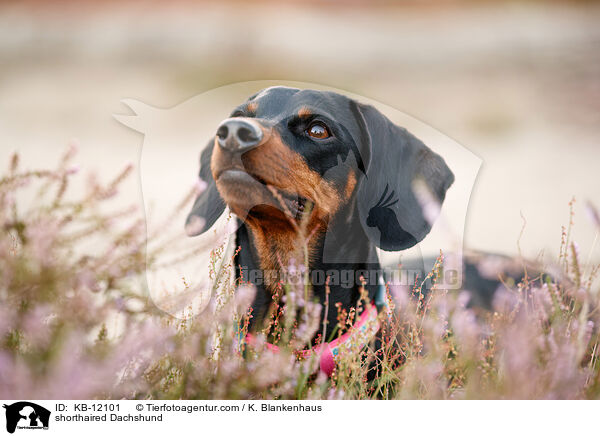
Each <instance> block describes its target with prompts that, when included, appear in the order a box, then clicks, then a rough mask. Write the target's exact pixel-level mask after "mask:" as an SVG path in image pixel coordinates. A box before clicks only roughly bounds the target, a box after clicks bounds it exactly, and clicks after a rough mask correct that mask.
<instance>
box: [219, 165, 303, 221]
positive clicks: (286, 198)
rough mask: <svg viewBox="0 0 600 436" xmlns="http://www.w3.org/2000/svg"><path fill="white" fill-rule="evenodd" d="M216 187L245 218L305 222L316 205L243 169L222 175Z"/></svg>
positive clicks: (234, 211)
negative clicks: (313, 205) (311, 207)
mask: <svg viewBox="0 0 600 436" xmlns="http://www.w3.org/2000/svg"><path fill="white" fill-rule="evenodd" d="M216 184H217V189H218V190H219V193H220V194H221V196H222V197H223V199H224V200H225V203H227V205H228V206H229V208H230V209H231V211H232V212H233V213H235V214H236V215H237V216H238V217H240V218H242V219H245V218H246V217H252V218H256V219H263V220H266V219H274V220H284V221H289V219H290V218H293V219H296V220H301V219H302V218H303V216H304V214H305V212H307V211H308V209H309V207H310V205H311V204H312V203H311V202H310V201H309V200H307V199H306V198H304V197H302V196H300V195H298V194H290V193H289V191H288V190H284V189H280V188H275V187H274V186H273V185H270V184H269V183H267V182H265V181H264V180H261V179H260V178H257V177H255V176H252V175H250V174H248V173H247V172H246V171H243V170H239V169H231V170H226V171H223V172H221V173H220V174H219V176H218V178H217V180H216Z"/></svg>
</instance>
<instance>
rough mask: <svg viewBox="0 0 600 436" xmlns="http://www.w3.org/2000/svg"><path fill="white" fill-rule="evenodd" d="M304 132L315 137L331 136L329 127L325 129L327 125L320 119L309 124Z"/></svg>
mask: <svg viewBox="0 0 600 436" xmlns="http://www.w3.org/2000/svg"><path fill="white" fill-rule="evenodd" d="M306 133H307V135H308V136H310V137H311V138H316V139H325V138H329V137H330V136H331V135H330V133H329V129H327V126H326V125H325V124H323V123H322V122H320V121H316V122H314V123H312V124H311V125H310V126H308V129H306Z"/></svg>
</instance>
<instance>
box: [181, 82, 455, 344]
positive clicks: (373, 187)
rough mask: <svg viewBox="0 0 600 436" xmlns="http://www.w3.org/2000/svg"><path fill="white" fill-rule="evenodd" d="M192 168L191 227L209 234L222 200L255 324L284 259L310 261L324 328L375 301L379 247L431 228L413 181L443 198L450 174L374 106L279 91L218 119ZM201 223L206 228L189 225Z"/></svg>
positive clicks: (397, 246)
mask: <svg viewBox="0 0 600 436" xmlns="http://www.w3.org/2000/svg"><path fill="white" fill-rule="evenodd" d="M199 175H200V178H201V179H202V180H204V181H205V182H206V184H207V188H206V189H205V190H204V191H203V192H202V193H201V194H199V195H198V197H197V198H196V200H195V202H194V204H193V207H192V210H191V212H190V213H189V216H188V218H187V225H188V234H190V235H191V236H194V235H197V234H200V233H203V232H205V231H207V230H208V229H209V228H211V226H213V224H214V223H215V221H216V220H217V219H218V218H219V216H220V215H221V214H222V213H223V212H224V210H225V208H226V207H228V208H229V210H230V211H231V212H232V213H233V214H234V215H235V216H236V219H237V220H238V225H239V227H238V228H237V230H236V232H235V238H236V246H237V247H239V252H238V253H237V255H236V257H235V267H236V274H237V278H238V279H239V280H240V281H243V282H250V283H253V284H254V285H255V286H256V289H257V292H256V296H255V299H254V301H253V303H252V314H253V318H252V320H251V323H252V325H251V328H256V326H257V325H258V324H257V323H259V322H260V321H261V320H263V318H264V317H265V316H266V314H267V311H268V308H269V306H270V304H271V302H272V295H273V293H274V292H275V291H276V288H277V283H278V280H279V279H280V278H281V277H284V276H285V273H286V271H287V270H288V269H289V267H290V265H292V266H293V265H298V264H299V263H300V264H304V265H306V267H307V268H308V271H307V276H308V277H309V279H310V285H311V288H312V298H313V299H315V300H317V301H318V302H319V303H320V304H321V305H322V307H323V308H325V307H326V299H328V301H327V303H328V304H327V307H329V311H328V313H324V317H326V318H327V326H328V327H327V328H329V329H331V328H333V327H332V326H335V325H336V324H337V316H338V311H339V310H340V309H341V310H345V311H346V312H349V311H350V310H351V309H352V308H356V307H357V305H358V302H359V300H360V299H361V292H366V294H368V297H369V299H370V300H371V301H373V300H376V299H377V294H378V292H380V290H381V286H382V285H381V284H382V282H383V281H384V279H385V278H384V277H382V272H381V271H382V269H381V265H380V262H379V259H378V255H377V252H376V247H379V248H381V249H383V250H386V251H401V250H405V249H408V248H410V247H412V246H414V245H415V244H417V243H419V242H420V241H422V240H423V238H425V236H426V235H427V234H428V233H429V231H430V229H431V226H432V220H431V217H429V216H427V218H426V216H425V215H424V212H423V207H422V201H421V200H420V199H419V198H418V196H417V195H416V193H415V190H414V186H415V183H417V182H418V183H420V184H421V185H424V186H426V188H427V190H428V191H429V193H430V194H431V197H432V198H433V199H434V200H435V201H436V202H437V203H438V204H439V205H442V203H443V202H444V199H445V196H446V192H447V190H448V189H449V188H450V186H451V185H452V183H453V181H454V175H453V173H452V171H451V170H450V168H449V167H448V166H447V164H446V162H445V161H444V159H443V158H442V157H441V156H439V155H438V154H436V153H435V152H433V151H432V150H431V149H430V148H428V147H427V146H426V145H425V144H424V143H423V142H421V141H420V140H419V139H417V138H416V137H415V136H413V135H412V134H411V133H409V132H408V131H407V130H406V129H404V128H402V127H399V126H397V125H395V124H394V123H392V122H391V121H390V120H389V119H388V118H386V117H385V116H384V115H383V114H382V113H380V112H379V111H378V110H377V109H376V108H374V107H373V106H370V105H366V104H363V103H360V102H358V101H356V100H353V99H351V98H348V97H346V96H344V95H340V94H338V93H334V92H327V91H316V90H310V89H295V88H288V87H279V86H278V87H271V88H267V89H264V90H262V91H260V92H258V93H256V94H255V95H252V96H251V97H250V98H248V100H246V101H245V102H243V103H242V104H240V105H239V106H238V107H236V108H235V109H234V110H233V111H232V112H231V114H230V116H229V118H227V119H225V120H223V121H222V122H221V123H220V125H219V126H218V127H217V129H216V134H215V136H214V137H212V138H210V140H209V142H208V145H207V147H206V148H205V149H204V150H203V151H202V153H201V157H200V174H199ZM199 218H201V219H202V220H203V222H204V223H205V225H204V227H203V228H202V229H198V228H197V226H192V224H193V223H194V222H198V219H199ZM251 273H254V274H251ZM269 277H274V279H269ZM322 313H323V312H322ZM325 334H326V335H327V332H326V333H325Z"/></svg>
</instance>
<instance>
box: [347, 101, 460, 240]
mask: <svg viewBox="0 0 600 436" xmlns="http://www.w3.org/2000/svg"><path fill="white" fill-rule="evenodd" d="M352 104H354V105H355V107H353V108H352V109H353V112H354V113H355V115H356V116H357V117H358V118H359V124H360V123H362V126H361V131H362V132H363V134H362V135H361V136H362V137H363V138H362V139H360V140H362V141H368V145H367V146H365V145H364V144H363V145H362V146H361V148H362V149H363V150H364V149H367V150H369V153H368V156H369V161H368V164H367V166H366V167H367V171H366V174H365V176H364V177H363V178H362V180H361V183H360V185H359V187H358V191H357V206H358V212H359V216H360V221H361V224H362V227H363V229H364V231H365V233H366V234H367V236H368V237H369V240H370V241H371V242H373V243H374V244H375V245H377V246H378V247H380V248H381V249H383V250H386V251H398V250H404V249H407V248H410V247H412V246H413V245H415V244H417V243H419V242H420V241H421V240H423V238H424V237H425V236H426V235H427V234H428V233H429V231H430V230H431V222H432V220H433V219H435V218H436V216H431V215H432V214H431V213H427V217H426V216H425V213H424V211H423V204H422V203H423V201H419V199H418V198H417V195H416V193H415V187H416V186H417V185H418V184H419V183H420V184H421V186H425V187H426V188H427V191H429V195H430V196H431V197H433V200H435V201H436V202H437V203H438V204H439V205H440V206H441V204H442V202H443V201H444V198H445V197H446V191H447V190H448V188H449V187H450V185H451V184H452V183H453V182H454V175H453V174H452V172H451V171H450V169H449V168H448V166H447V165H446V163H445V162H444V160H443V159H442V158H441V157H440V156H439V155H437V154H436V153H434V152H433V151H431V150H430V149H429V148H428V147H427V146H426V145H425V144H423V143H422V142H421V141H420V140H419V139H417V138H416V137H414V136H413V135H412V134H411V133H409V132H408V131H406V129H403V128H400V127H398V126H396V125H395V124H393V123H392V122H391V121H390V120H388V119H387V118H386V117H385V116H384V115H383V114H381V113H380V112H379V111H378V110H377V109H375V108H374V107H372V106H368V105H363V104H360V103H356V102H352Z"/></svg>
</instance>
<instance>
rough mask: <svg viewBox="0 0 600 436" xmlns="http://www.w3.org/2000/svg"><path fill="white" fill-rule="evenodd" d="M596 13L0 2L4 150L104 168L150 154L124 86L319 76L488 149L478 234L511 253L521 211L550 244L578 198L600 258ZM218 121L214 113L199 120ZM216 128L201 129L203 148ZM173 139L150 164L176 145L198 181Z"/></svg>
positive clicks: (137, 192)
mask: <svg viewBox="0 0 600 436" xmlns="http://www.w3.org/2000/svg"><path fill="white" fill-rule="evenodd" d="M63 7H64V6H63ZM598 22H600V7H597V6H591V5H590V6H577V7H574V6H560V5H559V6H545V5H543V4H541V3H540V4H535V5H534V4H528V5H518V4H511V5H509V6H495V7H492V6H488V7H485V8H469V9H457V8H454V9H431V8H428V9H410V10H381V9H368V8H361V9H348V8H345V9H344V10H338V9H335V8H323V9H320V10H317V9H315V6H312V7H308V8H299V7H294V6H286V7H284V8H280V9H275V8H274V7H273V6H269V5H265V4H262V5H246V6H244V5H243V4H236V5H227V4H223V5H216V4H213V5H202V6H191V5H184V6H181V5H180V6H178V7H171V8H158V7H156V6H154V7H151V8H149V7H143V6H141V5H139V4H137V3H135V4H131V5H129V4H128V5H126V6H117V5H116V4H115V5H112V6H110V7H108V8H106V9H104V10H89V9H88V10H86V11H81V10H75V9H73V10H63V9H58V8H54V9H52V10H50V9H47V10H44V9H42V10H40V8H39V7H36V8H35V10H34V9H32V8H31V7H26V6H17V5H3V6H0V159H1V161H0V164H2V165H4V163H5V162H6V160H7V157H8V155H9V153H10V152H11V151H14V150H18V151H19V152H20V153H21V154H22V157H23V160H24V162H25V163H26V165H27V166H30V167H38V166H47V165H49V164H53V163H54V162H56V159H57V155H58V153H59V152H60V151H61V150H62V149H63V148H64V146H65V145H66V144H67V143H68V142H69V141H71V140H72V139H73V138H76V139H77V141H78V142H79V144H80V147H81V153H80V156H79V158H78V159H79V162H80V163H81V165H82V166H83V167H84V168H86V169H90V170H91V169H95V170H97V171H99V172H100V174H101V175H102V176H103V177H104V178H109V177H110V176H111V175H114V174H115V173H116V172H117V171H118V168H121V167H123V166H124V165H126V164H127V162H134V163H136V164H138V163H139V161H140V156H141V150H142V144H143V137H142V136H141V135H140V134H139V133H137V132H135V131H134V130H131V129H129V128H127V127H125V126H123V125H121V124H119V123H118V122H117V121H116V120H115V119H114V118H113V117H112V114H114V113H128V111H127V109H126V108H125V106H124V105H122V104H121V103H120V101H121V100H122V99H124V98H135V99H138V100H141V101H143V102H146V103H148V104H151V105H153V106H156V107H160V108H171V107H175V106H178V105H180V104H181V103H183V102H185V101H186V100H188V99H190V98H193V97H195V96H197V95H199V94H201V93H203V92H205V91H207V90H210V89H212V88H215V87H218V86H223V85H227V84H231V83H235V82H245V81H249V80H263V79H282V80H297V81H302V82H312V83H316V84H322V85H326V86H331V87H335V88H340V89H344V90H347V91H348V92H351V93H354V94H357V95H362V96H365V97H368V98H370V99H373V100H376V101H379V102H381V103H382V104H385V105H388V106H391V107H393V108H395V109H397V110H398V111H400V112H403V113H406V114H408V115H411V116H412V117H414V118H415V119H417V120H420V121H421V122H422V123H424V124H426V125H428V126H431V127H432V128H433V129H435V130H437V131H438V132H441V133H443V134H444V135H445V136H447V137H449V138H453V139H454V140H455V141H456V142H457V143H458V144H461V145H462V146H463V147H465V148H466V149H468V150H470V151H471V152H472V153H474V154H475V155H476V156H478V157H480V158H481V160H482V162H483V164H482V167H481V170H480V172H479V175H478V178H477V180H476V183H475V186H474V190H473V194H472V196H471V199H470V205H469V209H468V215H467V221H466V226H465V233H464V237H465V243H466V245H467V246H469V247H471V248H477V249H485V250H491V251H495V252H502V253H509V254H514V253H516V252H517V240H518V238H519V234H520V231H521V227H522V225H523V218H522V217H521V215H522V216H523V217H524V218H525V220H526V222H527V225H526V228H525V231H524V234H523V237H522V239H521V243H520V244H521V248H522V251H523V253H524V254H526V255H529V256H536V255H538V254H539V252H540V251H541V250H545V252H546V253H547V255H548V256H555V255H556V253H557V250H558V246H559V243H560V232H561V225H564V224H566V223H567V222H568V202H569V200H570V199H571V197H572V196H575V197H576V198H577V199H578V202H577V206H576V212H577V217H576V227H575V230H574V237H575V238H576V239H577V240H578V241H579V244H580V246H581V251H582V254H583V256H585V257H587V256H588V254H590V253H591V255H592V257H594V258H595V259H600V248H598V246H597V245H594V241H595V237H596V235H597V232H596V231H595V229H594V228H593V227H592V225H591V224H590V223H589V221H588V220H587V219H586V216H585V213H584V207H583V206H584V204H585V201H586V200H591V201H595V202H596V204H600V185H599V183H598V166H599V164H600V143H599V139H600V135H599V134H600V27H599V26H598V25H597V23H598ZM220 111H225V112H226V110H225V109H224V108H212V107H205V108H197V110H196V111H191V112H189V113H187V114H186V115H185V116H184V120H183V122H184V123H185V124H186V125H190V124H193V123H195V122H196V120H207V119H212V118H216V119H218V114H219V113H221V112H220ZM208 114H210V116H207V115H208ZM198 123H199V124H202V122H201V121H198ZM210 131H211V127H210V126H208V125H207V126H206V127H205V131H202V134H203V135H205V134H206V132H210ZM204 138H205V136H202V135H200V134H199V135H198V136H197V137H196V136H194V137H193V138H192V141H196V140H197V144H198V150H199V148H200V147H201V146H202V145H203V144H204V142H205V139H204ZM188 143H189V142H188ZM192 143H193V142H192ZM163 150H164V151H163V153H162V154H161V153H159V154H158V155H156V156H157V157H156V159H158V160H159V162H154V163H153V164H154V165H157V166H158V167H160V168H163V171H164V173H162V174H161V173H160V172H159V173H158V174H156V177H157V178H158V179H159V180H160V178H162V177H164V178H165V180H167V179H169V177H168V176H165V174H168V173H169V171H171V172H179V171H180V170H181V168H176V167H174V166H172V165H171V164H170V163H169V162H170V161H169V156H180V157H179V158H178V159H180V160H183V161H186V162H187V164H186V165H188V166H187V167H186V171H188V169H189V171H190V173H189V175H187V176H186V177H187V178H188V179H189V181H190V183H191V182H192V180H193V179H194V176H195V174H194V173H195V169H193V168H194V166H195V162H196V159H197V153H196V151H193V152H192V151H189V155H188V151H187V149H177V144H169V143H165V144H164V149H163ZM138 175H139V174H138ZM141 186H142V185H141V183H140V181H139V179H133V180H131V181H130V182H129V184H128V185H127V186H126V187H125V190H124V196H123V201H128V202H137V203H139V202H140V201H141V198H142V197H141V189H140V187H141ZM168 188H169V186H168V185H166V186H165V189H166V191H167V194H166V195H168V191H169V189H168ZM174 189H175V187H174ZM178 189H179V188H178ZM594 247H595V248H594ZM592 249H593V250H594V251H593V253H592Z"/></svg>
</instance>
